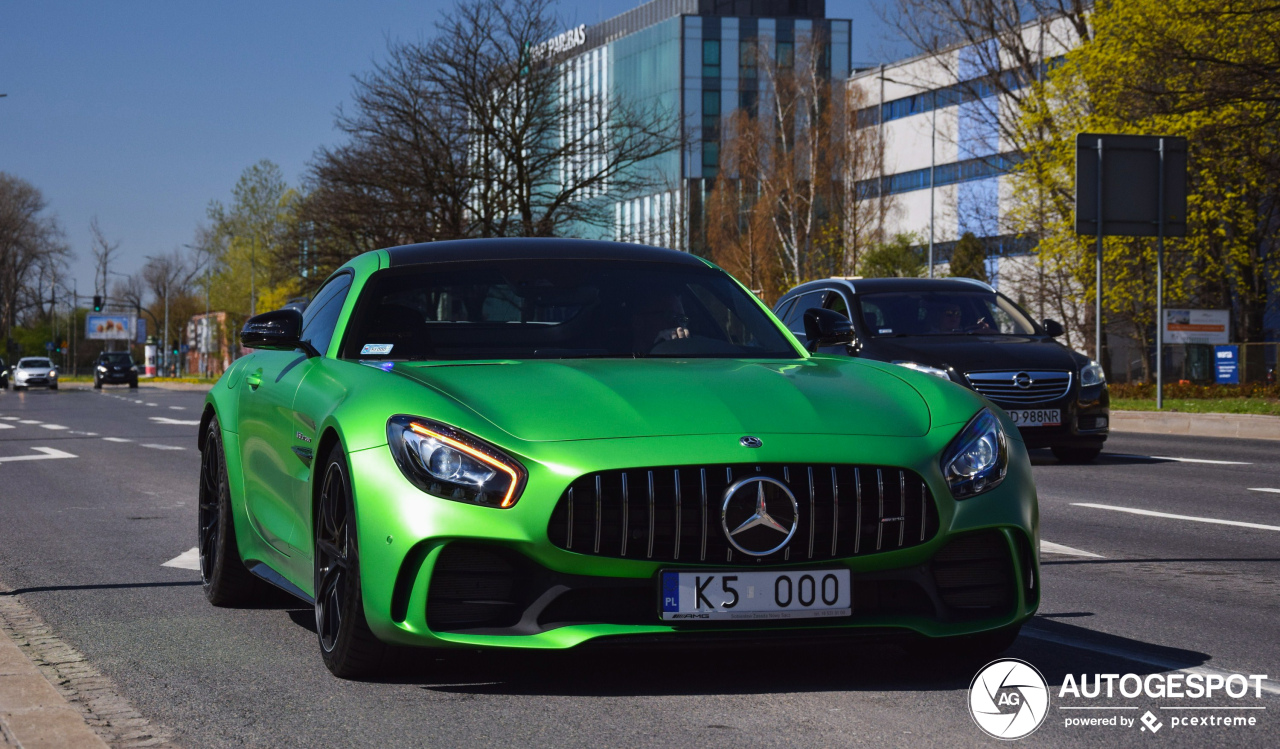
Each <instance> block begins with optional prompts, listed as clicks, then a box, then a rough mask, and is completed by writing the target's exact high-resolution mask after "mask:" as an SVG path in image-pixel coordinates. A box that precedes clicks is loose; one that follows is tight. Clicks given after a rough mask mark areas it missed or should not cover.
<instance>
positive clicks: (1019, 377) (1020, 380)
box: [1013, 372, 1035, 390]
mask: <svg viewBox="0 0 1280 749" xmlns="http://www.w3.org/2000/svg"><path fill="white" fill-rule="evenodd" d="M1033 382H1035V380H1033V379H1031V375H1029V374H1027V373H1026V372H1019V373H1017V374H1016V375H1014V376H1013V384H1014V385H1017V386H1018V388H1019V389H1021V390H1026V389H1027V388H1029V387H1031V383H1033Z"/></svg>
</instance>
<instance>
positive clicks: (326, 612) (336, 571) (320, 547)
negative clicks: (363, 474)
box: [315, 445, 387, 679]
mask: <svg viewBox="0 0 1280 749" xmlns="http://www.w3.org/2000/svg"><path fill="white" fill-rule="evenodd" d="M320 486H321V488H320V500H319V503H318V507H317V508H316V521H315V545H316V553H315V591H316V634H317V635H319V638H320V654H321V657H323V658H324V664H325V666H326V667H328V669H329V670H330V671H331V672H332V673H333V675H334V676H338V677H341V678H344V679H345V678H353V677H359V676H369V675H373V674H376V673H377V672H378V671H379V670H381V665H382V661H383V657H384V655H385V654H386V652H387V647H386V645H384V644H383V643H382V642H381V641H379V640H378V638H377V637H375V636H374V634H373V632H371V631H370V630H369V624H368V622H367V621H366V620H365V617H364V600H363V596H362V594H361V590H360V554H359V545H358V543H357V540H356V513H355V501H354V498H353V496H352V493H351V481H350V479H349V478H348V475H347V461H346V455H345V454H344V453H343V451H342V448H341V446H338V445H335V446H334V447H333V449H332V450H330V451H329V456H328V459H327V460H326V461H325V463H324V474H323V478H322V483H321V485H320Z"/></svg>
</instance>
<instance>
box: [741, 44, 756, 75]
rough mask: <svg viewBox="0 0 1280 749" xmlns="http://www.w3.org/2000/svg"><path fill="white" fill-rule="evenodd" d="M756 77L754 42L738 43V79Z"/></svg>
mask: <svg viewBox="0 0 1280 749" xmlns="http://www.w3.org/2000/svg"><path fill="white" fill-rule="evenodd" d="M757 75H758V73H757V69H756V40H754V39H750V40H747V41H743V42H738V77H740V78H755V77H756V76H757Z"/></svg>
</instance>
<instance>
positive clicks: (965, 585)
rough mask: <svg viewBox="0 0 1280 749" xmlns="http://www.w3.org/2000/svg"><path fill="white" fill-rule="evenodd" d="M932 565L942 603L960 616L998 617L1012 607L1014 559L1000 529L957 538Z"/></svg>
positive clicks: (969, 617)
mask: <svg viewBox="0 0 1280 749" xmlns="http://www.w3.org/2000/svg"><path fill="white" fill-rule="evenodd" d="M932 567H933V579H934V582H935V584H936V585H937V586H938V594H939V595H940V596H941V597H942V601H943V603H945V604H946V605H947V607H948V608H950V609H951V610H952V611H953V612H954V613H955V614H956V615H957V616H959V617H961V618H966V619H980V618H983V617H987V616H997V615H999V614H1002V613H1004V612H1006V611H1008V610H1009V609H1010V608H1011V607H1012V606H1013V601H1014V590H1013V588H1014V584H1013V581H1014V577H1013V559H1012V556H1011V555H1010V552H1009V544H1008V543H1006V542H1005V538H1004V535H1003V534H1001V533H1000V532H999V531H995V530H990V531H980V532H977V533H969V534H966V535H963V536H959V537H957V538H956V539H955V540H953V541H951V542H950V543H948V544H947V545H946V546H944V547H942V551H939V552H938V553H937V554H936V555H935V556H934V557H933V563H932Z"/></svg>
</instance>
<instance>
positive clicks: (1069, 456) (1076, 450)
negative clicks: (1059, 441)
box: [1050, 447, 1102, 464]
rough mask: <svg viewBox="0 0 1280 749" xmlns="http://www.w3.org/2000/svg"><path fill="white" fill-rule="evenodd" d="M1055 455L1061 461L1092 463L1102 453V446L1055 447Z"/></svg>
mask: <svg viewBox="0 0 1280 749" xmlns="http://www.w3.org/2000/svg"><path fill="white" fill-rule="evenodd" d="M1050 449H1052V450H1053V457H1055V458H1057V459H1058V462H1059V463H1070V464H1079V463H1092V462H1093V460H1094V458H1097V457H1098V455H1099V454H1101V453H1102V448H1101V447H1053V448H1050Z"/></svg>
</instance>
